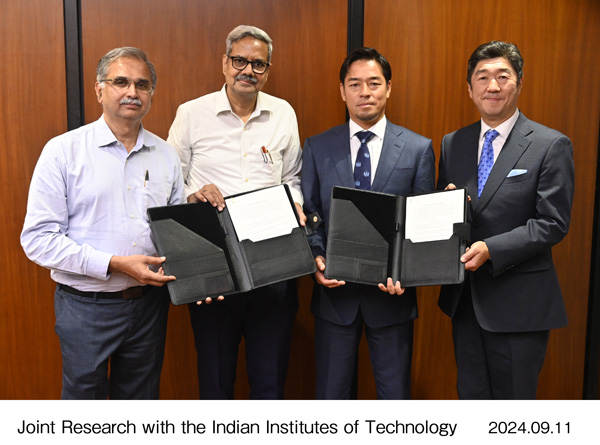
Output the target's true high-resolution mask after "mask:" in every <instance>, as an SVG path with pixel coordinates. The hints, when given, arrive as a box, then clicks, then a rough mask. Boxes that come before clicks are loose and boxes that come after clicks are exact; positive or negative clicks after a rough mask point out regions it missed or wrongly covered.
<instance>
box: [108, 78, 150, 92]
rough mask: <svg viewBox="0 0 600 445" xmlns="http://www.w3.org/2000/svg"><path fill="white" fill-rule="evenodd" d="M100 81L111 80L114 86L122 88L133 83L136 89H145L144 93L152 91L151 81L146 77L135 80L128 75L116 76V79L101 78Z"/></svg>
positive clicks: (124, 88)
mask: <svg viewBox="0 0 600 445" xmlns="http://www.w3.org/2000/svg"><path fill="white" fill-rule="evenodd" d="M100 82H111V83H112V84H113V86H114V87H116V88H118V89H120V90H126V89H127V88H129V87H130V86H131V84H132V83H133V85H135V89H136V90H138V91H143V92H144V93H149V92H151V91H152V85H151V84H150V82H149V81H147V80H144V79H142V80H137V81H135V82H134V81H133V80H131V79H128V78H127V77H115V78H114V79H100Z"/></svg>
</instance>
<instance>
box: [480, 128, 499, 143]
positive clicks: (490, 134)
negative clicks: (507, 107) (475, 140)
mask: <svg viewBox="0 0 600 445" xmlns="http://www.w3.org/2000/svg"><path fill="white" fill-rule="evenodd" d="M499 134H500V133H498V132H497V131H496V130H492V129H489V130H488V131H486V132H485V141H484V142H483V143H484V144H485V143H486V142H487V143H492V142H493V141H494V139H496V136H498V135H499Z"/></svg>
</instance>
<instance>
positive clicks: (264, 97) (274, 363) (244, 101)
mask: <svg viewBox="0 0 600 445" xmlns="http://www.w3.org/2000/svg"><path fill="white" fill-rule="evenodd" d="M226 42H227V49H226V54H224V55H223V60H222V63H223V74H224V76H225V85H224V86H223V88H222V89H221V90H220V91H218V92H215V93H211V94H207V95H206V96H202V97H200V98H198V99H195V100H192V101H190V102H187V103H185V104H183V105H181V106H180V107H179V109H178V110H177V116H176V118H175V121H174V122H173V125H172V126H171V129H170V130H169V138H168V142H169V143H170V144H171V145H172V146H174V147H175V149H176V150H177V152H178V153H179V157H180V158H181V165H182V167H183V177H184V181H185V194H186V196H187V200H188V202H197V201H203V202H210V203H211V204H212V205H213V206H215V207H217V208H218V209H219V210H222V209H223V207H224V206H225V201H224V198H223V196H228V195H232V194H236V193H241V192H245V191H250V190H254V189H258V188H262V187H267V186H272V185H278V184H288V186H289V188H290V192H291V194H292V197H293V199H294V201H295V202H296V208H297V210H298V213H299V215H300V217H301V219H302V220H305V219H306V218H305V217H304V214H303V212H302V203H303V200H302V193H301V191H300V170H301V159H302V151H301V148H300V139H299V136H298V123H297V120H296V114H295V113H294V110H293V109H292V107H291V106H290V105H289V104H288V103H287V102H286V101H284V100H282V99H278V98H276V97H273V96H270V95H268V94H265V93H262V92H261V89H262V87H263V86H264V84H265V82H266V81H267V78H268V76H269V73H270V69H271V54H272V50H273V45H272V41H271V38H270V37H269V36H268V35H267V33H266V32H264V31H263V30H261V29H259V28H256V27H253V26H243V25H241V26H238V27H236V28H235V29H234V30H233V31H231V32H230V33H229V35H228V36H227V41H226ZM297 309H298V299H297V294H296V286H295V281H294V280H290V281H285V282H281V283H277V284H274V285H271V286H266V287H262V288H259V289H256V290H253V291H250V292H246V293H242V294H237V295H235V296H232V297H230V298H227V299H225V300H224V301H222V302H218V303H216V304H212V305H210V306H209V305H196V304H190V305H189V310H190V317H191V322H192V328H193V330H194V336H195V340H196V351H197V353H198V380H199V385H200V397H201V398H202V399H232V398H233V392H234V391H233V390H234V383H235V376H236V368H237V357H238V349H239V344H240V341H241V338H242V336H244V338H245V341H246V363H247V371H248V378H249V382H250V398H252V399H280V398H283V392H284V388H285V377H286V373H287V366H288V361H289V349H290V342H291V334H292V326H293V323H294V319H295V316H296V312H297ZM215 337H216V340H215Z"/></svg>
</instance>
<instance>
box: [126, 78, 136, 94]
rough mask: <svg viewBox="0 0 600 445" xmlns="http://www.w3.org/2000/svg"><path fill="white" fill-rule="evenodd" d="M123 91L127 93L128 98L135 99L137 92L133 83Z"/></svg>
mask: <svg viewBox="0 0 600 445" xmlns="http://www.w3.org/2000/svg"><path fill="white" fill-rule="evenodd" d="M125 91H126V92H127V96H128V97H137V94H138V92H137V88H136V87H135V83H134V82H131V83H130V84H129V86H128V87H127V88H126V89H125Z"/></svg>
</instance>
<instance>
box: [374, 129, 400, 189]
mask: <svg viewBox="0 0 600 445" xmlns="http://www.w3.org/2000/svg"><path fill="white" fill-rule="evenodd" d="M402 132H403V129H402V128H401V127H399V126H397V125H394V124H392V123H390V122H388V123H387V124H386V126H385V136H384V138H383V146H382V147H381V155H380V156H379V162H378V164H377V170H376V172H375V179H374V180H373V185H372V186H371V190H375V191H382V190H383V189H384V188H385V186H386V184H387V183H388V181H389V179H390V177H391V175H392V172H393V171H394V169H395V168H396V164H398V161H399V160H400V155H401V154H402V150H403V149H404V146H405V145H406V144H405V142H404V141H403V140H402V138H400V135H401V134H402Z"/></svg>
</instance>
